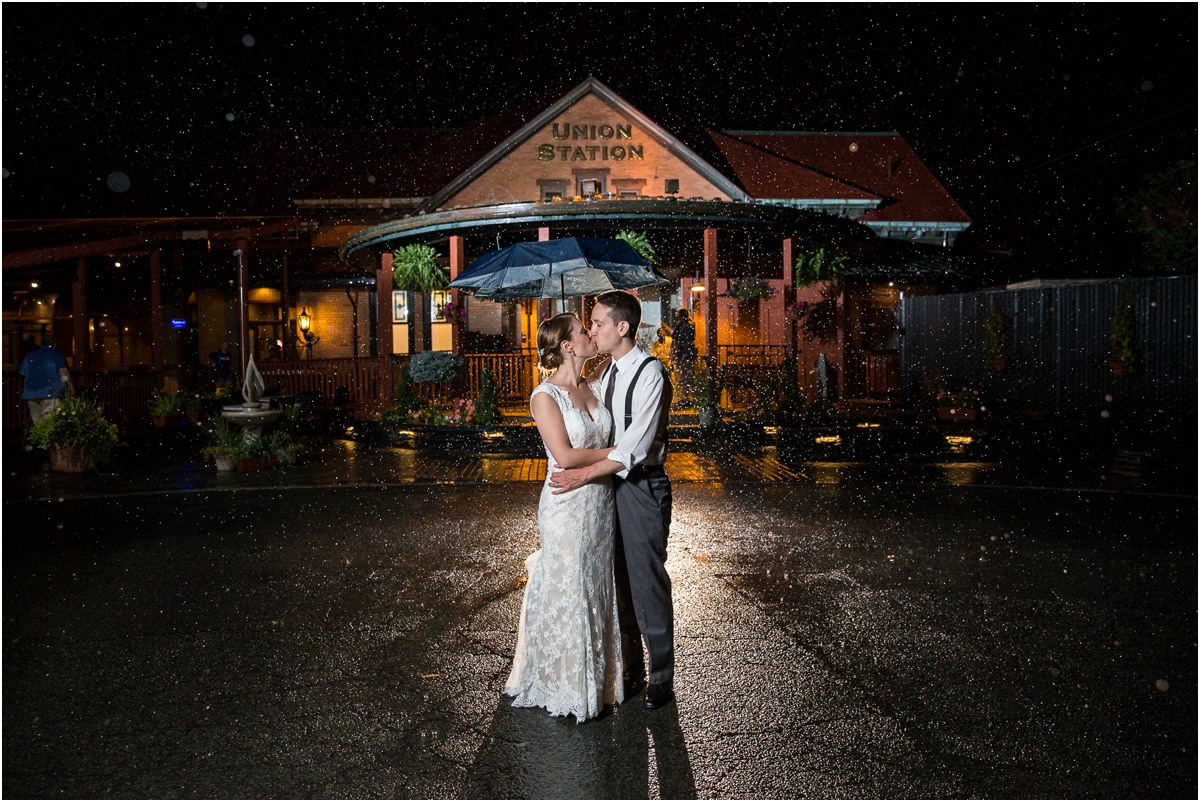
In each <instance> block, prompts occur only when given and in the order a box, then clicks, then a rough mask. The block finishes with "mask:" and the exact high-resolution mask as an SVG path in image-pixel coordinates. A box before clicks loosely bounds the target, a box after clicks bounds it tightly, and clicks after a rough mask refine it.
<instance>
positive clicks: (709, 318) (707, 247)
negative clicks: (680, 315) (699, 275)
mask: <svg viewBox="0 0 1200 802" xmlns="http://www.w3.org/2000/svg"><path fill="white" fill-rule="evenodd" d="M704 355H705V357H706V358H707V359H708V366H709V369H710V370H714V371H715V370H716V369H717V367H719V366H718V365H717V230H716V229H715V228H706V229H704Z"/></svg>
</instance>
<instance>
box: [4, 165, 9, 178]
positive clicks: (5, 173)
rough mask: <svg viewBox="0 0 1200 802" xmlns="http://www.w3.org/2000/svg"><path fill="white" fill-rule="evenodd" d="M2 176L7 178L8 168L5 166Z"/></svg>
mask: <svg viewBox="0 0 1200 802" xmlns="http://www.w3.org/2000/svg"><path fill="white" fill-rule="evenodd" d="M4 177H5V178H8V168H7V167H5V168H4Z"/></svg>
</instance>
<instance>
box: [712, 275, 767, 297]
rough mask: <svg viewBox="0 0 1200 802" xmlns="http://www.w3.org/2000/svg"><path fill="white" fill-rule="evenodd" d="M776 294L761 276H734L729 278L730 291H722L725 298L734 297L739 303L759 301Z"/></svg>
mask: <svg viewBox="0 0 1200 802" xmlns="http://www.w3.org/2000/svg"><path fill="white" fill-rule="evenodd" d="M774 294H775V290H774V289H772V287H771V285H770V284H769V283H768V282H767V281H766V280H765V279H761V278H755V277H753V276H751V277H750V278H740V279H739V278H733V279H730V280H729V290H728V292H725V293H722V296H721V297H723V298H733V299H735V300H736V301H737V302H738V303H739V304H749V303H757V302H758V301H759V300H760V299H761V300H766V299H767V298H770V297H771V296H772V295H774Z"/></svg>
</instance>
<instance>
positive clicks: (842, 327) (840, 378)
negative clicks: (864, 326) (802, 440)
mask: <svg viewBox="0 0 1200 802" xmlns="http://www.w3.org/2000/svg"><path fill="white" fill-rule="evenodd" d="M846 300H847V298H846V282H845V281H843V282H841V286H840V287H839V288H838V293H837V374H838V375H837V400H838V401H841V400H842V399H844V398H845V397H846V367H847V366H848V365H849V364H850V359H849V358H848V356H847V354H846V312H847V309H846Z"/></svg>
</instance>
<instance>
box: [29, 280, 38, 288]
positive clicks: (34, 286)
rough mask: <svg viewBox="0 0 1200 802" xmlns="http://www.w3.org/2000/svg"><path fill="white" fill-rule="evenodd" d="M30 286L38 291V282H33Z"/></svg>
mask: <svg viewBox="0 0 1200 802" xmlns="http://www.w3.org/2000/svg"><path fill="white" fill-rule="evenodd" d="M29 286H30V287H33V288H34V289H35V290H36V289H37V282H36V281H34V282H31V283H30V284H29Z"/></svg>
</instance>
